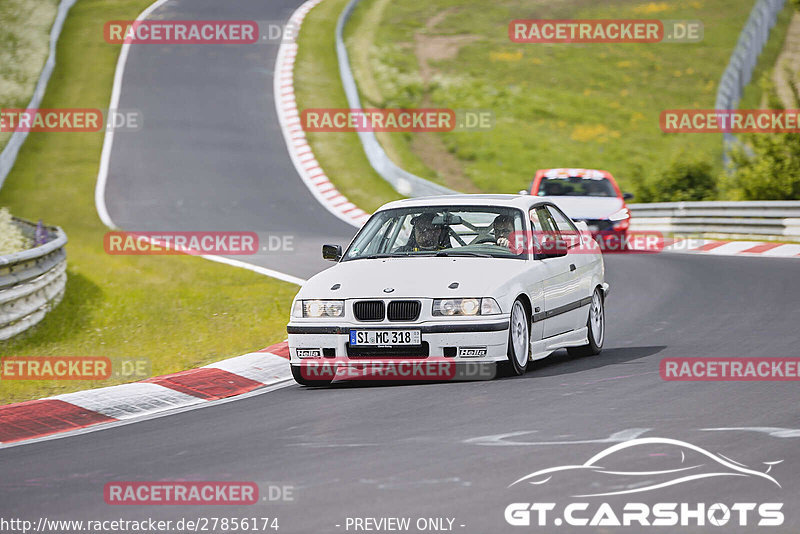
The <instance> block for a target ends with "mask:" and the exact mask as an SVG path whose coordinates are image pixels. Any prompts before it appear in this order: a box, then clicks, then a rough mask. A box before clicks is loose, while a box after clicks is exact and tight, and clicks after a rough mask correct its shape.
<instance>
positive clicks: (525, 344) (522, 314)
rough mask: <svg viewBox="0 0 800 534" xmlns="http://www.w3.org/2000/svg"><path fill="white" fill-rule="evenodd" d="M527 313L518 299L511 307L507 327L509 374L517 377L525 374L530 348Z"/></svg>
mask: <svg viewBox="0 0 800 534" xmlns="http://www.w3.org/2000/svg"><path fill="white" fill-rule="evenodd" d="M530 325H531V323H530V320H529V318H528V312H527V310H526V309H525V306H524V305H523V304H522V301H521V300H520V299H517V300H515V301H514V305H513V306H512V307H511V320H510V323H509V325H508V361H509V363H510V366H509V367H510V368H511V372H512V373H514V374H515V375H517V376H519V375H522V374H525V370H526V369H527V367H528V357H529V356H530V347H531V329H530Z"/></svg>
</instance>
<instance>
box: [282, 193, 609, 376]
mask: <svg viewBox="0 0 800 534" xmlns="http://www.w3.org/2000/svg"><path fill="white" fill-rule="evenodd" d="M550 241H553V242H558V243H559V245H558V246H548V242H550ZM590 242H591V244H590ZM593 245H594V241H593V240H592V239H591V235H590V233H589V232H588V231H587V229H586V227H585V225H583V223H579V224H578V225H577V226H576V224H575V223H573V221H571V220H570V219H569V218H568V217H567V216H566V215H564V213H563V212H562V211H561V210H560V209H559V208H558V207H556V206H555V205H554V204H552V203H550V202H547V201H544V200H542V199H541V198H537V197H533V196H528V195H450V196H439V197H428V198H417V199H409V200H400V201H396V202H391V203H389V204H386V205H384V206H383V207H381V208H380V209H379V210H378V211H377V212H375V213H374V214H373V215H372V217H371V218H370V219H369V220H368V221H367V223H366V224H365V225H364V226H363V228H361V230H360V231H359V232H358V234H357V235H356V236H355V238H354V239H353V241H352V242H351V243H350V245H349V246H348V247H347V249H346V250H345V251H344V252H342V247H341V246H339V245H324V246H323V247H322V255H323V257H324V258H325V259H328V260H331V261H335V262H337V263H336V265H335V266H333V267H331V268H330V269H327V270H325V271H323V272H321V273H319V274H317V275H316V276H314V277H312V278H311V279H310V280H308V282H306V283H305V284H304V285H303V287H302V288H301V289H300V291H299V293H298V294H297V296H296V297H295V300H294V302H293V304H292V312H291V319H290V322H289V324H288V326H287V331H288V334H289V353H290V363H291V366H292V373H293V375H294V377H295V380H297V382H299V383H301V384H305V385H324V384H326V383H330V382H331V380H332V379H333V378H334V377H332V376H330V375H327V376H317V375H309V373H304V372H303V367H304V366H306V365H309V364H312V363H313V364H323V363H324V364H330V365H332V366H334V368H335V369H341V368H343V367H344V368H346V367H349V366H361V365H363V364H364V363H367V362H381V361H387V359H392V360H393V361H398V360H401V361H402V360H405V359H408V360H409V361H417V362H419V361H424V360H425V359H428V358H431V359H433V358H435V359H437V360H439V361H452V362H453V363H454V364H456V365H458V364H462V363H463V364H466V363H468V362H483V363H488V362H492V363H500V362H506V361H507V362H508V364H509V365H508V366H509V367H510V369H511V370H512V372H513V373H515V374H518V375H519V374H522V373H524V372H525V370H526V368H527V366H528V363H529V362H531V361H533V360H537V359H540V358H544V357H546V356H548V355H549V354H550V353H552V352H553V351H554V350H556V349H559V348H564V347H566V348H567V349H568V351H569V353H570V354H577V355H594V354H598V353H599V352H600V351H601V350H602V347H603V338H604V335H605V315H604V300H605V297H606V295H607V294H608V284H607V283H605V280H604V274H605V268H604V264H603V257H602V255H601V254H600V252H599V251H598V250H597V248H596V246H593Z"/></svg>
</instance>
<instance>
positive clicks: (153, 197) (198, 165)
mask: <svg viewBox="0 0 800 534" xmlns="http://www.w3.org/2000/svg"><path fill="white" fill-rule="evenodd" d="M300 4H302V2H301V1H300V0H269V1H264V0H232V1H229V0H226V1H224V2H220V1H214V0H171V1H170V2H167V3H166V4H164V5H163V6H161V7H159V8H158V9H157V10H155V11H154V13H153V15H152V16H151V18H157V19H168V20H255V21H257V22H259V23H264V24H265V23H269V22H280V21H285V20H288V18H289V16H291V14H292V12H293V11H294V10H295V9H296V8H297V7H298V6H299V5H300ZM277 51H278V43H277V42H274V41H267V42H265V43H263V44H246V45H233V44H224V45H160V44H139V45H132V46H131V50H130V53H129V56H128V61H127V64H126V67H125V75H124V78H123V85H122V91H121V94H120V101H119V108H120V109H134V110H138V111H139V112H140V113H141V116H142V118H143V125H142V128H141V129H140V130H137V131H133V132H118V133H117V134H116V135H115V137H114V144H113V148H112V151H111V158H110V165H109V172H108V183H107V186H106V195H105V198H106V206H107V208H108V212H109V214H110V215H111V218H112V220H113V221H114V223H115V224H116V225H117V226H118V227H120V228H122V229H124V230H129V231H137V230H138V231H159V232H160V231H250V232H257V233H258V235H259V238H260V239H259V241H260V244H261V245H262V247H264V246H266V247H267V249H268V250H262V251H261V252H260V253H259V254H257V255H252V256H240V257H238V258H237V259H241V260H243V261H247V262H249V263H255V264H257V265H261V266H263V267H268V268H270V269H274V270H277V271H280V272H287V273H290V274H293V275H295V276H299V277H302V278H305V277H308V276H310V275H312V274H314V273H316V272H318V271H320V270H321V269H323V268H324V267H326V266H329V265H330V264H329V263H328V264H327V265H326V262H324V261H323V260H322V258H321V254H320V250H321V246H322V244H323V243H341V244H346V243H348V242H349V240H350V239H351V238H352V236H353V235H354V234H355V230H356V229H355V227H353V226H351V225H349V224H347V223H345V222H343V221H342V220H340V219H338V218H336V217H335V216H333V215H332V214H330V213H329V212H328V211H327V210H326V209H325V208H324V207H322V206H321V205H320V204H319V203H318V202H317V201H316V200H315V198H314V197H313V196H312V194H311V193H310V192H309V191H308V189H307V188H306V186H305V185H304V184H303V183H302V181H301V180H300V178H299V177H298V176H297V172H296V170H295V168H294V165H293V164H292V161H291V160H290V159H289V154H288V152H287V149H286V143H285V142H284V139H283V134H282V133H281V131H280V128H279V127H278V119H277V115H276V111H275V101H274V97H273V85H272V79H273V78H272V75H273V69H274V66H275V56H276V54H277ZM270 236H272V239H271V240H270ZM287 237H288V239H289V240H290V241H289V242H290V243H291V247H287V249H284V248H283V246H281V248H280V249H278V250H269V248H270V244H271V243H272V244H273V245H274V244H275V243H277V242H278V241H280V242H281V243H282V242H283V239H284V238H287Z"/></svg>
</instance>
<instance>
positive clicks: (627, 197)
mask: <svg viewBox="0 0 800 534" xmlns="http://www.w3.org/2000/svg"><path fill="white" fill-rule="evenodd" d="M632 198H633V193H622V199H623V200H630V199H632Z"/></svg>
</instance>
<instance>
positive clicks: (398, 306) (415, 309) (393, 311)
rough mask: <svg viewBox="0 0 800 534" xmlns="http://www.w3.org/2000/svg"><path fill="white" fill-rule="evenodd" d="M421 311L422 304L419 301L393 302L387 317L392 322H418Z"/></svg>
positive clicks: (390, 304)
mask: <svg viewBox="0 0 800 534" xmlns="http://www.w3.org/2000/svg"><path fill="white" fill-rule="evenodd" d="M420 310H422V304H421V303H420V301H418V300H393V301H392V302H390V303H389V308H388V310H387V314H386V315H387V317H389V320H390V321H416V320H417V318H418V317H419V312H420Z"/></svg>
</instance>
